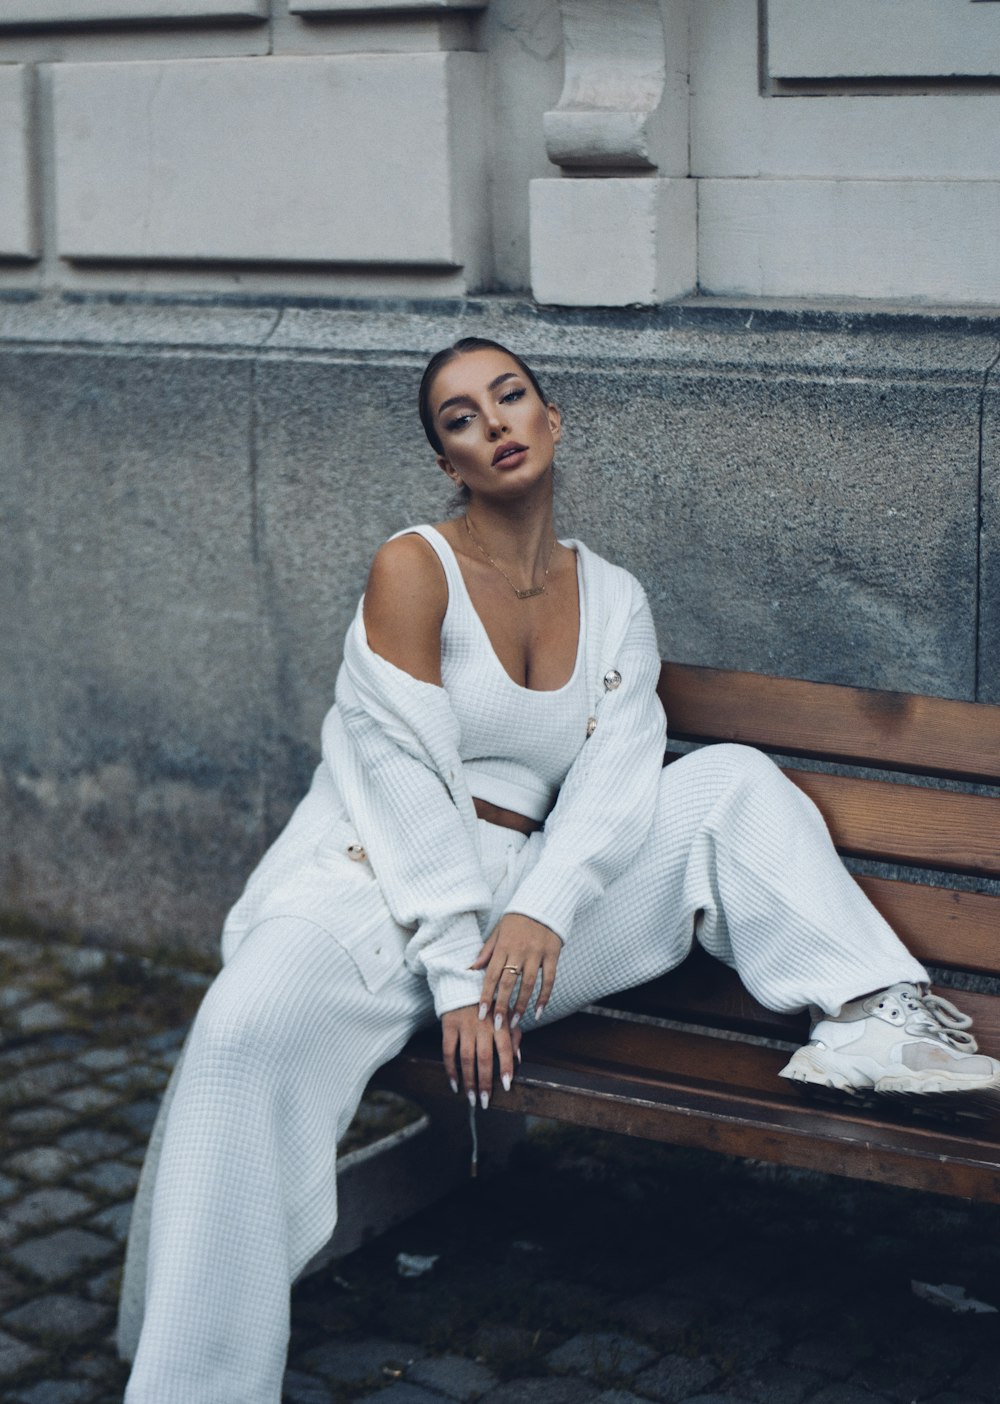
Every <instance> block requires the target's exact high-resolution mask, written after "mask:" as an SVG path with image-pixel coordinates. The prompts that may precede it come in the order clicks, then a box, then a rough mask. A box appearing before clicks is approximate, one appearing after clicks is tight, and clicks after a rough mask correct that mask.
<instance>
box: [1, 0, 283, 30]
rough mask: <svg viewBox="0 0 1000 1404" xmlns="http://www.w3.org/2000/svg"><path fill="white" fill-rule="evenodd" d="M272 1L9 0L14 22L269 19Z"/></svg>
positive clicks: (8, 15) (6, 17) (4, 18)
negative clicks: (270, 2)
mask: <svg viewBox="0 0 1000 1404" xmlns="http://www.w3.org/2000/svg"><path fill="white" fill-rule="evenodd" d="M268 5H269V0H5V3H4V7H3V12H2V14H0V29H3V28H5V27H6V26H8V25H9V26H14V25H25V24H30V25H63V24H67V25H76V24H115V23H118V24H146V23H148V22H149V21H150V20H188V19H197V20H206V19H266V18H267V11H268Z"/></svg>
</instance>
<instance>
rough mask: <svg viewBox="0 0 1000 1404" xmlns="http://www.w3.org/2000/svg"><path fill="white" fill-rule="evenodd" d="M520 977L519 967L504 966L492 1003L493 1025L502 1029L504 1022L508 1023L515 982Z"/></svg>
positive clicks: (515, 987) (515, 986)
mask: <svg viewBox="0 0 1000 1404" xmlns="http://www.w3.org/2000/svg"><path fill="white" fill-rule="evenodd" d="M520 978H521V972H520V969H517V968H514V967H511V966H504V969H503V972H502V974H501V976H500V983H499V985H497V994H496V999H495V1000H494V1003H493V1011H494V1012H493V1027H494V1029H497V1030H499V1029H502V1028H503V1026H504V1025H505V1024H509V1022H510V1018H511V1014H512V1012H513V1011H512V1008H511V1006H512V1004H513V1001H514V992H515V990H516V989H517V983H518V981H519V980H520Z"/></svg>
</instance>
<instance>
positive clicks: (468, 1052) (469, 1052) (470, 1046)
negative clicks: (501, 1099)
mask: <svg viewBox="0 0 1000 1404" xmlns="http://www.w3.org/2000/svg"><path fill="white" fill-rule="evenodd" d="M462 1086H463V1087H464V1088H465V1095H466V1096H467V1097H468V1099H469V1106H470V1107H474V1106H475V1105H476V1037H475V1035H474V1034H470V1033H469V1031H468V1030H465V1035H464V1037H463V1038H462Z"/></svg>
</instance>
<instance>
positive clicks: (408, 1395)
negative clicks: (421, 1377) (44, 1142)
mask: <svg viewBox="0 0 1000 1404" xmlns="http://www.w3.org/2000/svg"><path fill="white" fill-rule="evenodd" d="M361 1398H362V1401H363V1400H365V1399H372V1400H374V1399H378V1400H379V1401H380V1404H441V1396H440V1394H430V1393H428V1391H427V1390H426V1389H421V1388H420V1386H419V1385H414V1384H407V1382H406V1381H405V1380H398V1381H397V1382H396V1383H395V1384H391V1385H390V1386H389V1388H388V1389H380V1390H378V1391H377V1392H376V1393H375V1394H364V1395H362V1396H361Z"/></svg>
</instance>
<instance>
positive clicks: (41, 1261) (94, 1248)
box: [10, 1228, 114, 1282]
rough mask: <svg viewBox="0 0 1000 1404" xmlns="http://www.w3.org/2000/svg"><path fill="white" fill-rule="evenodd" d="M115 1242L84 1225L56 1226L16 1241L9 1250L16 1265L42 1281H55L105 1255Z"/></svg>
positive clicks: (111, 1249) (110, 1250)
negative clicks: (25, 1239) (50, 1230)
mask: <svg viewBox="0 0 1000 1404" xmlns="http://www.w3.org/2000/svg"><path fill="white" fill-rule="evenodd" d="M113 1249H114V1244H113V1243H111V1242H109V1240H108V1239H107V1238H104V1237H99V1236H98V1235H97V1234H96V1233H89V1232H88V1231H87V1230H86V1229H79V1228H71V1229H59V1230H58V1231H57V1232H56V1233H52V1234H48V1235H46V1236H45V1237H43V1238H33V1239H31V1240H29V1241H28V1242H27V1243H19V1244H18V1245H17V1247H16V1248H12V1249H11V1251H10V1257H11V1258H12V1259H13V1260H14V1262H16V1263H17V1264H18V1266H20V1267H23V1268H27V1269H28V1271H29V1272H33V1273H34V1274H35V1276H36V1277H40V1278H42V1279H43V1281H45V1282H57V1281H58V1280H59V1279H60V1278H62V1277H68V1276H69V1275H70V1273H74V1272H78V1271H79V1270H80V1269H81V1268H83V1267H86V1266H88V1264H90V1263H95V1262H98V1261H99V1260H100V1259H101V1258H105V1257H107V1256H108V1254H109V1253H110V1252H112V1251H113Z"/></svg>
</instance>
